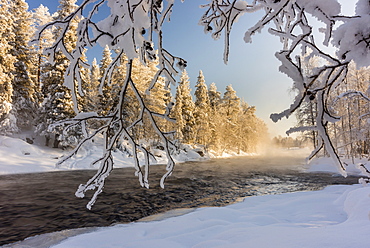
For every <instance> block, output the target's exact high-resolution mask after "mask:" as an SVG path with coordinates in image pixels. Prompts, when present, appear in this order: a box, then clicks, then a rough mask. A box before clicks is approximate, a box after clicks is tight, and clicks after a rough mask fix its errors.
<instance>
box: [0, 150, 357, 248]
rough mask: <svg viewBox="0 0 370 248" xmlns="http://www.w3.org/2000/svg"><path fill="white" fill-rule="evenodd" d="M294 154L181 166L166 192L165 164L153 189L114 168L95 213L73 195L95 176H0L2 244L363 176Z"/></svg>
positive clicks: (153, 177)
mask: <svg viewBox="0 0 370 248" xmlns="http://www.w3.org/2000/svg"><path fill="white" fill-rule="evenodd" d="M303 162H304V160H303V159H302V157H301V158H296V157H294V156H287V155H284V156H275V155H269V156H268V157H262V156H256V157H237V158H228V159H214V160H209V161H204V162H187V163H183V164H178V165H177V166H176V168H175V171H174V173H173V175H172V176H171V177H169V178H168V179H167V181H166V187H165V189H161V188H160V187H159V180H160V177H161V176H162V175H163V174H164V171H165V168H164V166H159V165H156V166H152V167H151V169H150V184H151V188H150V189H144V188H141V187H140V186H139V182H138V179H137V178H136V177H135V176H134V169H133V168H124V169H114V170H113V172H112V174H111V175H110V176H109V178H108V179H107V180H106V185H105V188H104V192H103V193H101V194H100V195H99V197H98V200H97V202H96V203H95V205H94V206H93V208H92V210H91V211H89V210H87V209H86V207H85V206H86V204H87V202H88V201H89V197H91V194H88V195H87V198H85V199H79V198H76V197H75V196H74V193H75V190H76V189H77V187H78V185H79V184H80V183H85V182H86V181H87V180H88V179H89V178H90V177H91V176H92V175H93V174H94V173H95V171H78V170H74V171H62V172H61V171H59V172H48V173H32V174H18V175H4V176H0V245H4V244H8V243H12V242H15V241H20V240H23V239H25V238H27V237H31V236H34V235H39V234H43V233H49V232H55V231H61V230H66V229H72V228H81V227H96V226H108V225H112V224H115V223H127V222H132V221H136V220H139V219H141V218H144V217H147V216H149V215H153V214H157V213H162V212H165V211H168V210H171V209H179V208H195V207H203V206H224V205H227V204H230V203H233V202H235V201H237V200H238V199H240V198H242V197H247V196H253V195H262V194H277V193H286V192H294V191H304V190H319V189H322V188H323V187H325V186H327V185H333V184H355V183H357V182H358V178H357V177H347V178H343V177H341V176H335V175H332V174H328V173H305V172H304V171H303V170H302V168H303Z"/></svg>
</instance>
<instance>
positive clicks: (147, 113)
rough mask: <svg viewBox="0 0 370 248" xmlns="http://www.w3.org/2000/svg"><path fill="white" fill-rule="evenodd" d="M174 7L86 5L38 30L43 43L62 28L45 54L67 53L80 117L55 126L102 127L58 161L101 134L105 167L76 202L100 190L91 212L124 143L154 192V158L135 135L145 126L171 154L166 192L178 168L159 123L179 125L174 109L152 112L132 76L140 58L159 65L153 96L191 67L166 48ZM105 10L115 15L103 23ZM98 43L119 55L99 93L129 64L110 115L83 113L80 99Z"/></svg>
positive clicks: (135, 1) (137, 1)
mask: <svg viewBox="0 0 370 248" xmlns="http://www.w3.org/2000/svg"><path fill="white" fill-rule="evenodd" d="M173 4H174V1H173V0H168V1H162V0H157V1H149V0H144V1H143V0H84V1H83V2H82V3H81V5H80V6H79V7H77V9H76V10H75V11H74V12H72V13H71V14H70V15H68V16H67V17H65V18H64V19H63V20H57V21H54V22H52V23H49V24H46V25H45V26H43V27H42V28H41V29H40V30H39V33H38V39H40V37H41V36H42V33H43V32H45V31H46V30H48V29H51V28H53V27H57V28H58V29H59V30H60V35H59V37H58V38H57V39H56V40H55V42H54V44H53V45H52V46H51V47H49V48H47V49H46V50H45V53H46V54H50V55H51V59H53V54H55V53H56V52H58V51H62V52H63V53H64V54H65V56H66V57H67V58H68V60H69V66H68V69H67V71H66V73H65V85H66V86H67V87H68V88H69V89H70V90H71V92H72V94H73V99H74V106H75V112H76V117H75V118H74V119H71V120H67V121H63V122H61V123H57V124H56V125H58V124H60V125H64V124H69V127H71V126H72V127H73V126H82V127H86V126H88V123H91V122H92V121H96V122H97V123H99V126H97V127H96V126H95V127H94V129H91V130H87V131H86V132H85V137H84V139H83V140H82V141H81V142H80V143H79V144H78V145H77V147H76V148H75V149H74V150H73V151H72V152H71V154H70V155H69V156H66V157H65V158H63V159H62V160H61V161H59V165H60V164H61V163H63V162H65V161H66V160H68V159H70V158H72V157H73V156H75V155H76V154H77V153H78V151H79V150H80V149H81V147H82V146H83V145H85V144H87V143H88V142H91V141H92V140H93V139H94V138H95V137H96V136H97V135H103V137H104V144H103V147H102V149H103V155H102V157H101V158H99V159H97V160H96V161H94V162H93V163H92V164H93V165H94V164H100V167H99V169H98V171H97V173H96V174H95V175H94V176H93V177H92V178H91V179H90V180H89V181H88V182H87V183H86V184H81V185H80V187H79V188H78V190H77V192H76V196H77V197H84V196H85V192H86V191H88V190H95V193H94V195H93V197H92V199H91V200H90V202H89V203H88V204H87V208H89V209H91V207H92V205H93V204H94V203H95V201H96V198H97V196H98V194H100V193H101V192H102V190H103V187H104V181H105V179H106V178H107V177H108V176H109V174H110V172H111V171H112V169H113V164H114V158H113V155H112V152H113V150H114V149H115V148H116V147H117V145H119V144H120V143H122V142H126V143H128V144H129V147H130V149H131V153H132V154H133V157H134V161H135V168H136V173H135V174H136V175H137V176H138V178H139V182H140V185H141V186H142V187H147V188H148V187H149V180H148V176H149V164H150V161H151V160H153V159H155V157H154V155H153V154H151V152H150V150H149V149H148V148H146V147H145V145H144V144H143V143H141V141H140V139H139V138H138V135H137V132H136V131H137V130H138V129H140V128H141V127H142V125H143V123H147V124H148V123H149V124H148V125H149V126H150V127H151V128H152V130H154V132H155V133H156V135H157V137H158V138H159V139H160V140H161V142H162V146H163V147H164V149H165V151H166V154H167V161H168V163H167V166H166V170H167V172H166V173H165V174H164V175H163V177H162V179H161V181H160V185H161V187H164V181H165V179H166V178H167V177H168V176H170V175H171V173H172V171H173V169H174V166H175V162H174V160H173V159H172V157H171V153H172V151H173V150H174V149H176V147H175V145H174V144H173V143H172V141H171V139H170V138H171V137H172V136H173V132H167V131H166V130H161V128H160V127H159V125H158V122H159V121H163V120H164V121H174V120H173V119H171V118H169V114H170V111H169V110H170V109H169V108H168V107H167V108H166V109H163V110H158V111H155V110H153V109H152V108H151V107H150V106H149V105H148V103H147V102H146V101H145V100H144V97H143V93H142V92H141V91H140V90H139V89H138V88H137V85H136V84H135V83H134V80H133V72H132V71H133V63H134V60H135V59H139V60H140V61H141V63H142V64H144V65H149V64H150V63H153V62H156V63H158V71H157V73H156V74H155V75H154V77H153V79H152V81H151V84H150V86H149V88H148V89H147V92H148V93H149V92H150V91H151V90H153V89H154V88H155V87H157V85H158V84H159V82H163V80H165V85H166V87H167V88H168V87H169V86H170V84H171V83H172V84H173V83H175V82H176V80H175V76H176V75H177V74H178V73H179V71H180V70H183V69H184V68H185V67H186V61H185V60H183V59H182V58H179V57H176V56H173V55H172V54H171V53H170V52H169V51H167V50H166V49H165V48H163V47H162V25H163V23H164V22H165V20H166V19H168V18H169V15H170V13H171V10H172V7H173ZM103 6H105V7H108V8H110V15H109V16H107V17H103V19H102V18H101V17H100V16H98V15H97V13H98V10H99V8H102V7H103ZM99 18H100V19H99ZM73 22H78V28H77V31H76V35H77V41H76V44H75V48H74V49H69V48H67V44H66V43H65V41H64V39H63V37H64V35H65V34H66V33H67V32H68V31H69V30H70V27H71V25H72V23H73ZM98 44H100V45H101V46H102V47H104V46H105V45H108V46H109V49H111V50H113V51H115V52H116V54H117V55H116V57H115V58H114V59H113V61H112V62H111V64H110V65H108V68H107V69H106V70H105V74H104V76H103V78H102V80H101V85H100V89H102V88H103V87H104V86H105V85H108V86H109V85H110V84H111V81H112V73H113V71H114V70H115V69H116V68H117V67H119V66H120V65H121V64H122V63H126V65H125V66H126V73H125V78H124V80H121V81H123V83H122V85H121V86H120V89H119V92H118V95H119V98H118V101H117V102H115V103H114V104H113V105H112V106H109V108H107V109H108V112H107V113H106V114H104V115H98V114H97V113H80V112H81V110H80V109H79V108H78V104H77V99H78V98H79V97H83V89H82V87H81V85H82V84H83V82H82V81H83V80H82V76H81V69H82V68H85V67H86V66H88V65H87V64H86V63H85V62H84V60H83V56H84V51H85V49H86V48H89V47H93V46H96V45H98ZM129 91H130V92H132V95H130V97H131V98H129V96H128V92H129ZM128 99H132V101H134V102H135V103H136V104H137V106H138V107H137V111H136V116H135V117H132V118H130V119H127V116H126V112H125V106H127V103H128V102H130V101H131V100H130V101H129V100H128ZM96 122H95V123H96ZM139 153H142V154H144V158H145V163H144V164H140V161H139V159H138V155H139Z"/></svg>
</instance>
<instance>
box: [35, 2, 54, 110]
mask: <svg viewBox="0 0 370 248" xmlns="http://www.w3.org/2000/svg"><path fill="white" fill-rule="evenodd" d="M32 19H33V20H34V25H35V30H37V29H38V28H40V27H41V26H43V25H45V24H46V23H49V22H51V21H52V20H53V18H52V16H51V15H50V13H49V9H48V8H47V7H45V6H44V5H42V4H41V5H40V6H39V7H38V8H36V9H34V10H33V11H32ZM53 41H54V38H53V33H52V30H51V29H47V30H45V31H44V32H43V33H42V34H41V38H40V40H39V42H38V44H36V46H37V47H36V50H37V55H36V57H37V58H36V59H37V61H35V69H36V70H37V72H36V80H35V84H36V89H37V92H36V94H37V99H38V103H39V105H41V103H42V102H43V100H44V96H43V94H42V89H41V70H42V67H43V66H44V65H45V63H47V62H48V61H47V56H45V55H44V54H43V49H44V48H46V47H50V46H51V45H52V42H53ZM39 107H40V106H38V108H39ZM38 111H39V109H38Z"/></svg>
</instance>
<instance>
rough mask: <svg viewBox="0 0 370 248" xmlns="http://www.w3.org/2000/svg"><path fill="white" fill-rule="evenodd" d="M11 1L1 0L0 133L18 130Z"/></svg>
mask: <svg viewBox="0 0 370 248" xmlns="http://www.w3.org/2000/svg"><path fill="white" fill-rule="evenodd" d="M10 7H11V1H8V0H0V17H1V18H0V33H1V35H0V54H1V59H0V133H2V134H9V133H13V132H17V131H18V127H17V125H16V120H15V118H14V116H13V115H11V114H10V111H11V110H12V96H13V85H12V79H13V75H12V73H11V72H12V71H13V70H14V62H15V57H14V56H13V55H12V54H11V52H10V51H11V48H12V47H11V42H12V41H13V39H14V37H15V34H14V32H13V31H14V29H13V20H14V18H13V16H12V14H11V8H10Z"/></svg>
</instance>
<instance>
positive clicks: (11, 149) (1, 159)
mask: <svg viewBox="0 0 370 248" xmlns="http://www.w3.org/2000/svg"><path fill="white" fill-rule="evenodd" d="M61 155H62V152H61V151H60V150H56V149H50V148H42V147H39V146H37V145H31V144H28V143H27V142H25V141H23V140H21V139H17V138H11V137H6V136H0V175H1V174H11V173H30V172H45V171H51V170H55V164H56V162H57V161H58V158H59V157H60V156H61Z"/></svg>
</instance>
